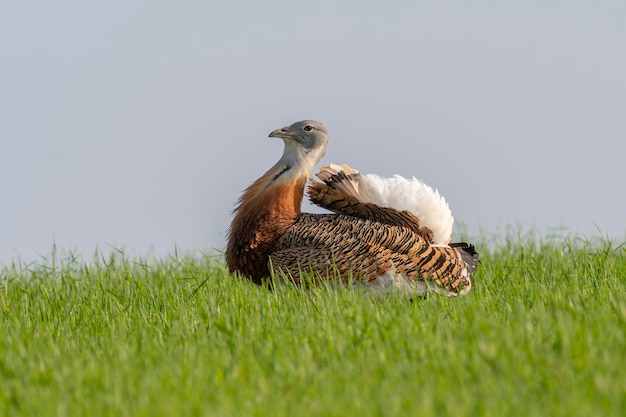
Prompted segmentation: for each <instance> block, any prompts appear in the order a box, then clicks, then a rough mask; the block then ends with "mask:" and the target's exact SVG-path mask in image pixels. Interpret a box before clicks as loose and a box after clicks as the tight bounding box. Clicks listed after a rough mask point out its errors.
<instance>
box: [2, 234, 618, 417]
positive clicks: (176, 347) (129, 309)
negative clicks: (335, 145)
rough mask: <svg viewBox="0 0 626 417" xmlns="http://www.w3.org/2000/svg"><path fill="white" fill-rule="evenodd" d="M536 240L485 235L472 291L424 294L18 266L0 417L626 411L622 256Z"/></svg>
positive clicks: (12, 277)
mask: <svg viewBox="0 0 626 417" xmlns="http://www.w3.org/2000/svg"><path fill="white" fill-rule="evenodd" d="M536 241H537V240H536V239H534V238H532V237H523V238H520V239H510V238H509V239H506V240H505V241H503V242H502V243H499V244H497V245H495V246H494V245H481V247H479V249H482V250H481V255H482V263H481V265H480V267H479V270H478V272H477V273H476V275H475V279H474V282H475V285H474V288H473V289H472V291H471V292H470V294H469V295H467V296H465V297H463V298H457V299H449V298H444V297H441V296H430V297H428V298H427V299H424V300H416V301H414V302H408V301H407V300H405V299H401V298H397V297H386V298H375V297H370V296H367V295H365V294H363V293H360V292H357V291H342V290H335V291H329V290H325V289H313V290H311V291H308V292H305V291H301V290H298V289H296V288H293V287H286V288H281V289H279V290H277V291H269V290H268V289H266V288H259V287H256V286H254V285H252V284H250V283H248V282H246V281H243V280H240V279H236V278H233V277H231V276H230V275H229V274H228V273H227V272H226V270H225V268H224V266H223V263H222V261H221V259H220V258H216V257H214V256H208V255H197V254H196V255H180V254H175V255H172V256H171V257H170V258H168V259H162V260H150V261H146V260H141V259H139V258H137V259H132V258H130V259H129V257H126V256H125V255H124V254H123V253H114V254H113V255H111V256H109V257H107V258H103V257H102V256H95V257H94V259H92V260H87V261H84V260H81V259H77V258H75V257H74V256H73V255H72V254H58V253H57V254H56V255H53V256H52V257H51V258H50V259H48V260H43V261H41V262H39V263H37V264H32V265H21V266H20V265H17V266H16V265H14V266H10V267H7V268H5V269H4V270H3V271H2V272H1V276H0V312H1V324H0V352H1V355H0V378H1V379H0V415H2V416H20V415H24V416H66V415H67V416H87V415H88V416H194V415H202V416H255V415H256V416H269V415H271V416H307V415H327V416H379V415H381V416H384V415H389V416H396V415H407V416H430V415H437V416H448V415H449V416H483V415H485V416H511V415H516V416H525V417H528V416H574V415H575V416H592V415H594V416H597V415H602V416H612V415H613V416H621V415H623V413H624V410H626V371H625V370H626V249H625V248H624V247H622V246H617V245H615V244H613V243H611V242H609V241H608V240H598V241H589V240H581V239H577V238H564V239H549V240H548V241H547V242H544V243H541V244H537V243H535V242H536ZM490 246H492V247H491V248H490V249H489V247H490Z"/></svg>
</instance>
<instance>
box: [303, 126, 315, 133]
mask: <svg viewBox="0 0 626 417" xmlns="http://www.w3.org/2000/svg"><path fill="white" fill-rule="evenodd" d="M303 129H304V130H305V131H306V132H310V131H311V130H313V126H310V125H306V126H304V128H303Z"/></svg>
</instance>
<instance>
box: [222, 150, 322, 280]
mask: <svg viewBox="0 0 626 417" xmlns="http://www.w3.org/2000/svg"><path fill="white" fill-rule="evenodd" d="M309 174H310V170H309V172H306V170H304V171H302V170H299V169H298V167H295V166H293V165H290V164H288V163H287V164H286V163H285V161H283V159H281V160H280V161H279V162H278V163H276V165H274V166H273V167H272V168H271V169H270V170H269V171H267V172H266V173H265V174H264V175H263V176H262V177H261V178H259V179H258V180H256V181H255V182H254V183H253V184H252V185H251V186H250V187H248V188H247V189H246V191H245V192H244V193H243V195H242V197H241V200H240V202H239V205H238V206H237V208H236V209H235V211H234V213H235V217H234V218H233V222H232V224H231V228H230V232H229V239H228V246H227V249H226V261H227V263H228V266H229V268H230V269H231V271H239V272H242V273H244V274H246V275H251V274H254V273H259V271H265V270H266V268H267V266H266V265H267V258H268V256H269V253H271V252H272V251H273V248H274V244H275V242H276V239H278V237H280V236H281V235H282V234H283V233H285V231H286V230H287V229H288V228H289V227H291V226H292V225H293V223H294V222H295V220H296V218H297V217H298V215H299V214H300V212H301V210H300V206H301V204H302V197H303V194H304V186H305V184H306V181H307V179H308V176H309ZM260 278H261V277H253V279H260Z"/></svg>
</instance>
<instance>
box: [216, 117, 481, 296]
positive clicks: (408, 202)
mask: <svg viewBox="0 0 626 417" xmlns="http://www.w3.org/2000/svg"><path fill="white" fill-rule="evenodd" d="M270 136H273V137H281V138H282V139H283V140H284V141H285V152H284V154H283V157H282V158H281V159H280V160H279V161H278V162H277V163H276V164H275V165H274V166H273V167H272V168H271V169H270V170H269V171H267V172H266V173H265V174H264V175H263V176H262V177H261V178H259V179H258V180H257V181H255V182H254V183H253V184H252V185H251V186H250V187H248V189H247V190H246V191H245V192H244V194H243V195H242V197H241V199H240V202H239V205H238V206H237V208H236V209H235V217H234V219H233V222H232V225H231V229H230V231H229V239H228V246H227V249H226V261H227V264H228V267H229V269H230V270H231V271H233V272H239V273H241V274H242V275H244V276H246V277H248V278H249V279H251V280H252V281H254V282H256V283H259V284H260V283H261V282H262V281H263V280H264V279H265V278H268V277H269V276H270V275H271V270H274V271H280V272H281V273H282V274H284V275H285V276H287V277H288V278H289V279H291V280H293V281H295V282H298V283H299V282H301V281H302V280H309V279H311V280H313V281H314V282H315V281H319V280H327V279H329V278H330V277H338V278H340V279H342V280H344V281H347V280H348V279H352V280H354V282H356V283H359V284H362V285H365V286H369V287H371V288H372V289H375V290H379V291H388V290H400V291H404V292H408V293H412V294H414V293H418V294H422V293H423V292H424V290H425V288H426V287H428V288H433V289H437V290H441V291H443V292H444V293H446V294H448V295H457V294H464V293H466V292H467V291H469V289H470V288H471V274H472V271H473V270H474V268H475V266H476V262H477V254H476V253H475V251H474V250H473V247H472V246H471V245H466V244H451V245H449V244H448V243H449V241H450V237H451V233H452V223H453V218H452V215H451V213H450V210H449V208H448V205H447V203H446V202H445V200H444V199H443V198H442V197H440V196H439V194H438V193H437V192H436V191H435V190H432V189H431V188H430V187H428V186H426V185H425V184H423V183H421V182H419V181H417V180H415V179H413V180H406V179H404V178H401V177H397V176H396V177H394V178H392V179H382V178H380V177H377V176H372V175H361V174H360V173H359V172H358V171H356V170H354V169H352V168H350V167H348V166H346V165H342V166H339V165H331V166H329V167H324V168H322V170H321V171H320V172H319V173H318V174H317V176H318V177H319V178H320V179H321V180H322V181H321V182H318V181H312V182H311V183H310V185H309V188H308V190H307V193H308V196H309V198H310V199H311V201H312V202H314V203H315V204H317V205H319V206H321V207H324V208H326V209H328V210H330V211H333V212H334V213H335V214H311V213H302V212H301V210H300V206H301V201H302V198H303V196H304V189H305V185H306V182H307V180H308V177H309V175H310V174H311V172H312V169H313V167H314V165H315V164H316V163H317V162H318V161H319V160H320V159H321V158H322V157H323V155H324V154H325V151H326V146H327V142H328V135H327V132H326V129H325V128H324V126H323V125H322V124H321V123H319V122H315V121H311V120H305V121H302V122H296V123H294V124H293V125H291V126H288V127H286V128H283V129H280V130H275V131H274V132H272V133H271V134H270ZM403 193H404V195H403ZM407 193H408V194H407ZM416 195H417V197H416ZM420 210H421V212H420Z"/></svg>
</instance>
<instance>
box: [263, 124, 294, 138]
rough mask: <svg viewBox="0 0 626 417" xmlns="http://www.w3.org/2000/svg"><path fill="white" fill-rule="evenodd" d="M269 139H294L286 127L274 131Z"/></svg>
mask: <svg viewBox="0 0 626 417" xmlns="http://www.w3.org/2000/svg"><path fill="white" fill-rule="evenodd" d="M269 137H270V138H283V139H287V138H291V137H293V134H292V133H291V132H290V131H289V129H287V128H286V127H283V128H281V129H276V130H274V131H272V133H270V135H269Z"/></svg>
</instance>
